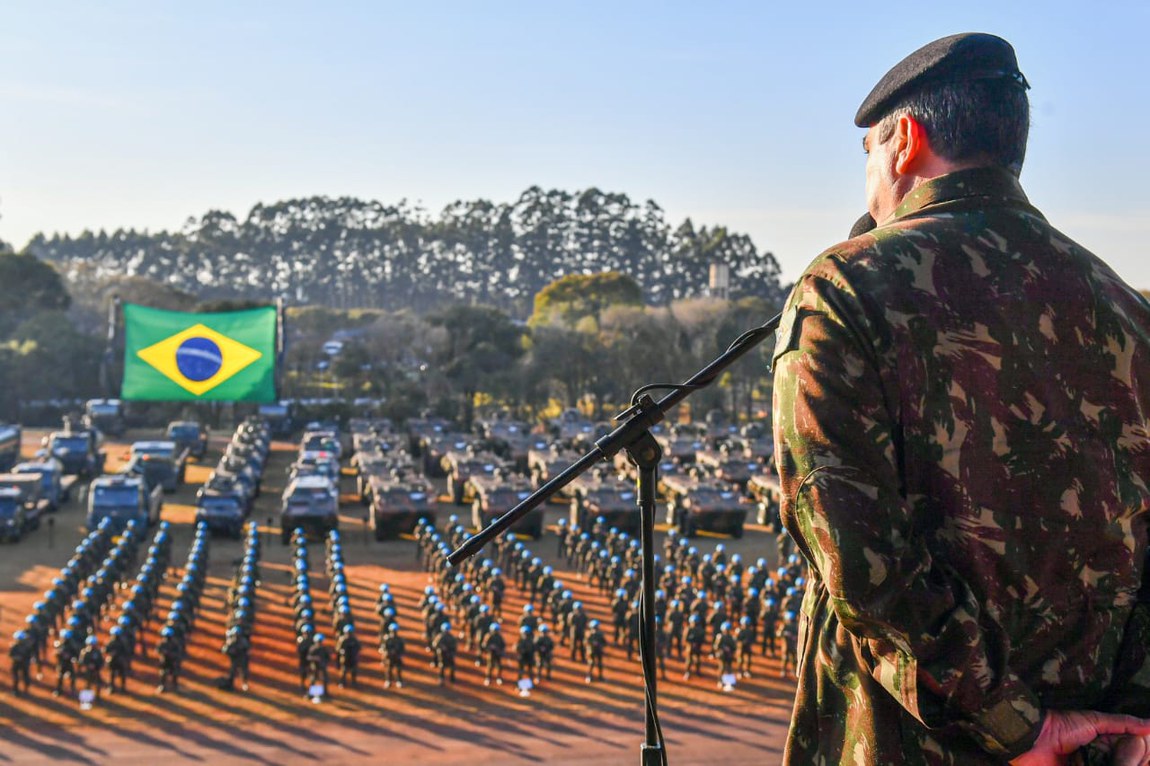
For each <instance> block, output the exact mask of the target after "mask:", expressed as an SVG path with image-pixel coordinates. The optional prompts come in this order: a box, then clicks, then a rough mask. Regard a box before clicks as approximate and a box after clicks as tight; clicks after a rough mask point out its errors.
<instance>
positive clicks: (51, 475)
mask: <svg viewBox="0 0 1150 766" xmlns="http://www.w3.org/2000/svg"><path fill="white" fill-rule="evenodd" d="M12 473H19V474H25V475H36V476H39V477H40V495H41V497H42V498H43V499H44V501H45V502H46V503H47V508H48V510H49V511H55V510H57V509H59V508H60V506H62V505H64V504H65V503H67V502H68V498H69V496H70V494H71V491H70V490H71V488H72V481H71V480H69V481H64V466H62V465H60V461H59V460H56V459H55V458H46V459H44V460H39V461H36V462H28V463H18V464H17V465H15V466H14V467H13V468H12Z"/></svg>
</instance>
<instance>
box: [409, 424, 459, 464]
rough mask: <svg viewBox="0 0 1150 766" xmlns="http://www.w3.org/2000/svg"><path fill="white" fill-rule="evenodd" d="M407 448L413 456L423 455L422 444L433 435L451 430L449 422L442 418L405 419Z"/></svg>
mask: <svg viewBox="0 0 1150 766" xmlns="http://www.w3.org/2000/svg"><path fill="white" fill-rule="evenodd" d="M406 428H407V442H408V443H407V449H408V451H410V452H411V454H412V455H414V456H415V457H422V456H423V444H424V443H425V442H426V441H428V440H430V439H432V438H434V437H435V436H437V435H439V434H442V433H447V432H448V431H450V430H451V423H450V422H449V421H447V420H444V419H443V418H431V417H422V418H411V419H409V420H408V421H407V424H406Z"/></svg>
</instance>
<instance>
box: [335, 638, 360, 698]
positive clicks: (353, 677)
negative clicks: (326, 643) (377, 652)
mask: <svg viewBox="0 0 1150 766" xmlns="http://www.w3.org/2000/svg"><path fill="white" fill-rule="evenodd" d="M361 648H362V645H361V644H360V641H359V636H357V635H356V633H355V625H353V624H351V623H347V624H345V625H344V626H343V627H342V629H341V630H340V634H339V638H338V639H336V643H335V653H336V656H337V657H338V658H339V688H341V689H342V688H344V685H345V684H350V685H351V686H359V652H360V649H361Z"/></svg>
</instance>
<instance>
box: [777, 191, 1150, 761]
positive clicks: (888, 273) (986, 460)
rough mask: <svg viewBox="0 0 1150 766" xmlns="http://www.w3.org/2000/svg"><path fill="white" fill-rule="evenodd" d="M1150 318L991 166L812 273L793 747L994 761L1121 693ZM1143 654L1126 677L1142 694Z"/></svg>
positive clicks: (803, 356)
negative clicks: (806, 566)
mask: <svg viewBox="0 0 1150 766" xmlns="http://www.w3.org/2000/svg"><path fill="white" fill-rule="evenodd" d="M1148 332H1150V307H1148V305H1147V303H1146V301H1145V300H1144V299H1143V298H1142V297H1141V296H1140V295H1138V294H1137V293H1136V292H1135V291H1134V290H1132V289H1130V288H1129V287H1128V286H1127V285H1126V284H1124V283H1123V282H1122V281H1121V280H1120V279H1119V278H1118V277H1117V276H1116V275H1115V274H1114V273H1113V272H1112V271H1111V270H1110V269H1109V268H1108V267H1107V266H1106V265H1105V264H1104V263H1102V262H1101V261H1100V260H1098V259H1097V258H1096V257H1094V256H1093V255H1091V254H1090V253H1089V252H1087V251H1085V250H1083V249H1082V248H1081V247H1080V246H1078V245H1077V244H1075V243H1074V242H1072V241H1070V240H1069V239H1067V238H1066V237H1065V236H1064V235H1063V234H1061V233H1060V232H1058V231H1056V230H1055V229H1053V228H1052V227H1051V226H1050V225H1049V224H1048V223H1047V222H1046V220H1045V219H1044V218H1043V216H1042V215H1041V214H1040V213H1039V212H1038V211H1037V210H1035V209H1034V208H1033V207H1031V205H1030V204H1029V203H1028V201H1027V199H1026V197H1025V195H1024V194H1023V192H1022V189H1021V187H1020V186H1019V185H1018V182H1017V180H1016V179H1015V178H1014V177H1013V176H1011V175H1009V174H1007V173H1005V172H1003V171H999V170H994V169H975V170H966V171H961V172H956V173H953V174H950V175H947V176H943V177H941V178H937V179H934V180H932V181H930V182H928V183H926V184H925V185H923V186H921V187H919V188H918V189H915V190H914V191H913V192H911V193H910V194H909V195H908V196H907V197H906V199H904V201H903V203H902V205H901V206H900V207H899V208H898V210H897V211H896V213H895V216H894V217H893V219H892V220H891V221H889V222H887V223H886V224H885V225H883V226H881V227H880V228H877V229H875V230H874V231H872V232H871V233H869V234H866V235H863V236H861V237H857V238H855V239H852V240H849V241H847V242H845V243H842V244H840V245H838V246H836V247H834V248H832V249H830V250H828V251H827V252H825V253H823V254H822V255H821V256H819V257H818V258H817V259H816V260H815V261H814V263H812V264H811V265H810V266H809V267H808V268H807V270H806V271H805V272H804V274H803V275H802V276H801V277H800V279H799V281H798V282H797V283H796V285H795V287H794V289H793V291H792V293H791V295H790V297H789V298H788V301H787V306H786V309H785V310H784V314H783V319H782V322H781V324H780V327H779V330H778V332H777V334H776V345H775V351H774V357H773V360H772V364H773V366H774V381H775V388H774V413H775V441H776V450H775V454H776V456H777V459H778V467H779V474H780V478H781V482H782V488H783V504H782V514H783V519H784V521H785V524H786V526H787V529H788V530H789V531H790V533H791V534H792V535H793V536H794V538H795V540H796V541H797V542H798V544H799V545H800V546H801V548H802V550H803V552H804V554H805V555H806V557H807V558H808V560H809V561H810V563H811V566H812V570H813V571H812V577H811V582H810V584H809V587H808V590H807V593H806V596H805V598H804V600H803V604H802V613H801V618H800V619H801V623H802V624H801V628H800V647H799V654H800V658H799V666H798V669H797V675H798V677H799V681H798V692H797V698H796V702H795V711H794V716H793V719H792V723H791V730H790V734H789V736H788V741H787V746H786V756H785V759H786V762H787V763H790V764H802V765H803V766H817V765H818V764H840V763H850V764H990V763H1003V762H1005V760H1007V759H1009V758H1012V757H1014V756H1015V755H1017V754H1019V753H1021V752H1024V751H1025V750H1027V749H1029V747H1030V746H1031V745H1032V744H1033V741H1034V739H1035V737H1037V734H1038V731H1039V729H1040V727H1041V709H1042V708H1044V707H1049V708H1098V707H1111V708H1114V707H1119V706H1120V704H1119V703H1118V702H1115V701H1113V700H1112V699H1110V698H1108V696H1107V695H1108V693H1109V694H1113V693H1114V691H1115V689H1114V688H1111V687H1116V686H1118V685H1119V683H1118V681H1117V680H1116V679H1117V674H1116V673H1115V666H1116V663H1117V662H1118V659H1119V654H1120V653H1121V652H1123V651H1126V652H1127V653H1128V654H1129V653H1130V648H1129V647H1127V649H1126V650H1122V649H1120V646H1119V645H1120V642H1121V641H1122V639H1123V634H1124V632H1129V631H1128V630H1127V626H1128V624H1129V625H1131V626H1133V625H1134V622H1133V621H1132V617H1131V615H1132V613H1134V605H1135V601H1136V598H1137V592H1138V589H1139V586H1140V582H1141V579H1142V574H1143V571H1142V570H1143V567H1144V560H1145V556H1146V545H1147V514H1146V510H1147V508H1150V490H1148V489H1147V486H1146V484H1145V483H1144V479H1145V478H1146V477H1150V437H1148V431H1147V425H1146V424H1147V420H1148V418H1147V413H1146V412H1145V408H1147V407H1150V336H1148ZM1144 640H1150V636H1148V637H1144ZM1138 651H1140V650H1138ZM1135 653H1137V652H1135ZM1144 659H1145V658H1144V653H1143V654H1141V655H1138V656H1136V657H1133V662H1132V663H1129V662H1128V664H1132V665H1133V666H1137V665H1138V663H1143V664H1142V666H1141V669H1140V670H1139V669H1138V668H1136V667H1130V668H1127V669H1126V670H1125V671H1123V672H1125V673H1126V674H1127V675H1126V678H1127V682H1126V687H1127V689H1128V690H1130V691H1129V698H1130V699H1137V698H1138V697H1139V695H1140V698H1141V700H1142V704H1143V705H1146V704H1150V680H1148V679H1147V670H1148V668H1147V666H1146V665H1145V663H1144ZM1138 673H1141V675H1137V674H1138ZM1132 678H1133V679H1134V680H1133V681H1130V679H1132ZM1132 687H1140V691H1139V688H1132ZM1143 712H1146V711H1143Z"/></svg>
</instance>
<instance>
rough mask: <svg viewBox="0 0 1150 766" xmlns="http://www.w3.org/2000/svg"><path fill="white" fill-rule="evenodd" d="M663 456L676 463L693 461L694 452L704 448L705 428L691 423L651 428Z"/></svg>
mask: <svg viewBox="0 0 1150 766" xmlns="http://www.w3.org/2000/svg"><path fill="white" fill-rule="evenodd" d="M651 432H652V433H653V434H654V436H655V441H657V442H659V446H660V447H661V448H662V450H663V457H666V458H669V459H671V460H674V461H675V462H677V463H686V464H690V463H694V462H695V456H696V453H698V452H699V450H702V449H705V448H706V446H707V445H706V442H705V441H704V438H705V430H704V429H701V428H699V427H698V426H693V425H673V426H671V427H670V428H668V429H666V430H662V429H652V431H651Z"/></svg>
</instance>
